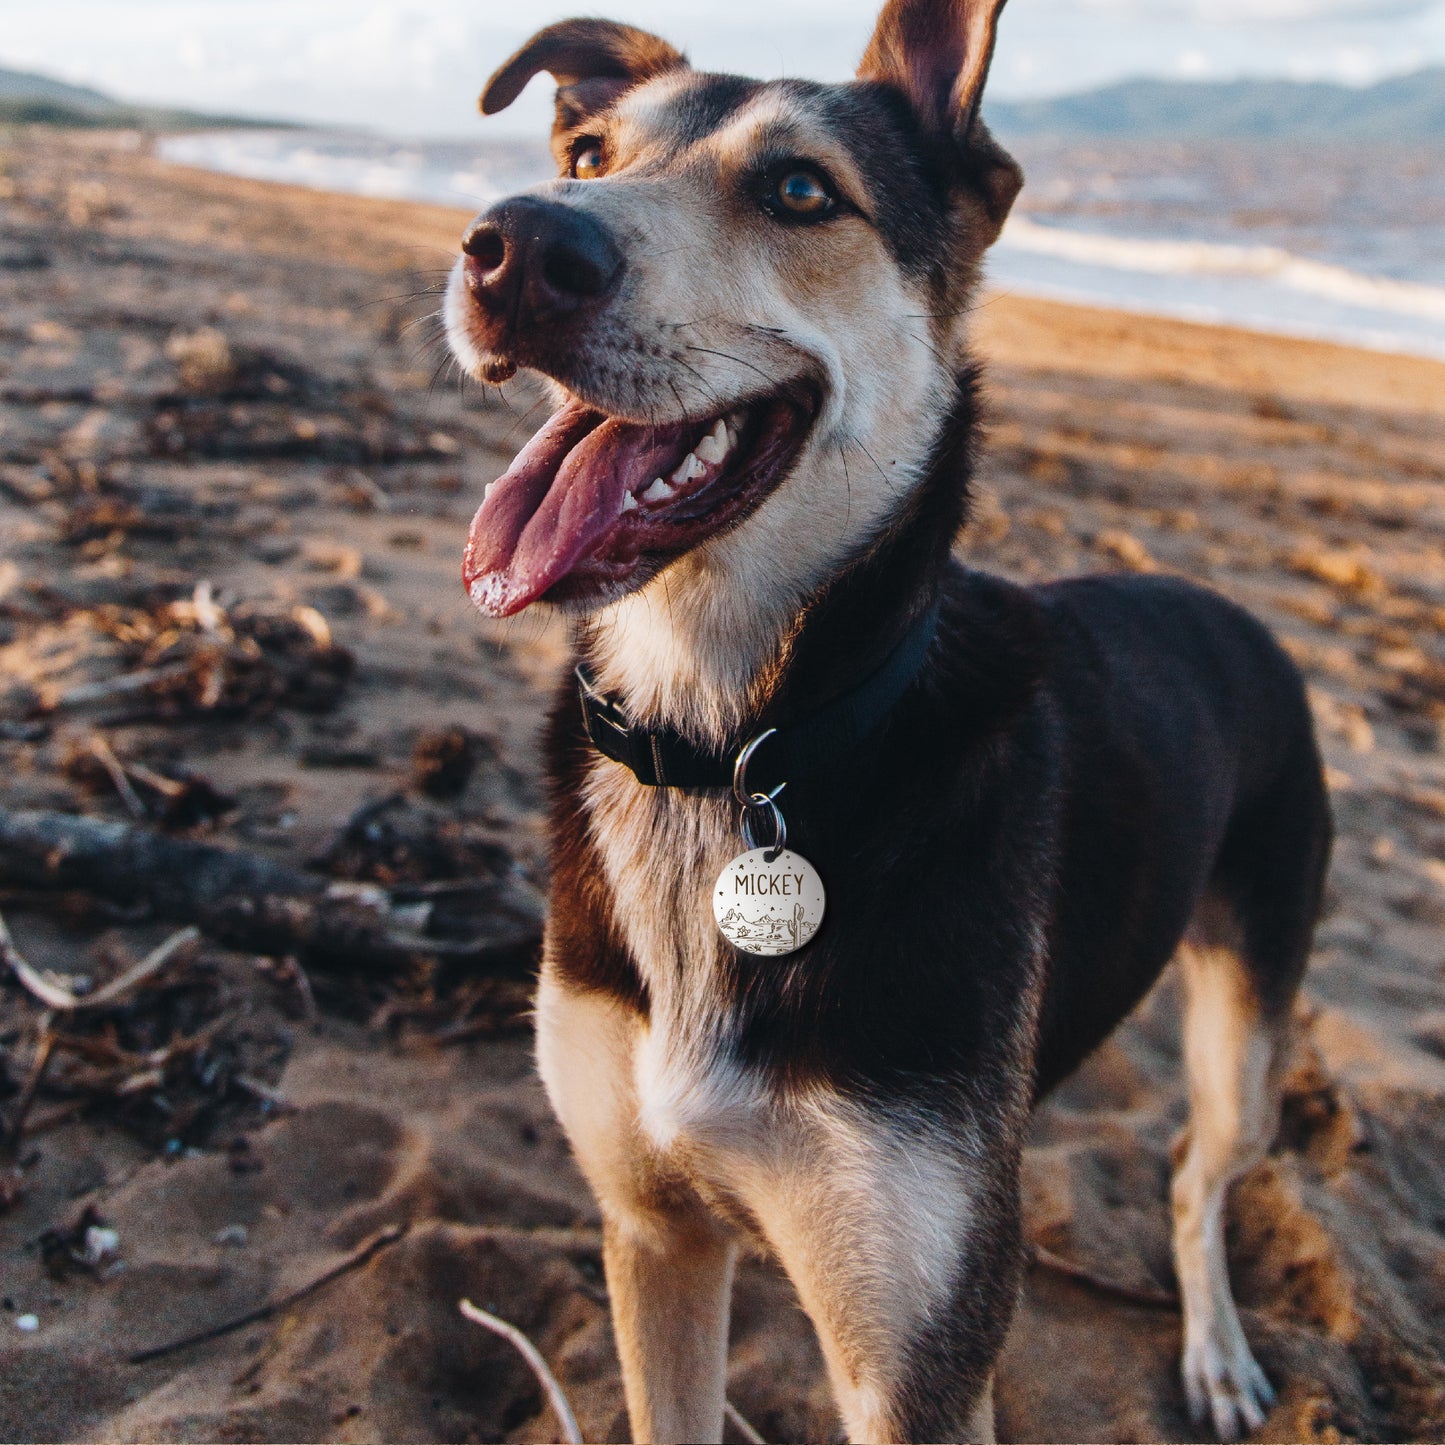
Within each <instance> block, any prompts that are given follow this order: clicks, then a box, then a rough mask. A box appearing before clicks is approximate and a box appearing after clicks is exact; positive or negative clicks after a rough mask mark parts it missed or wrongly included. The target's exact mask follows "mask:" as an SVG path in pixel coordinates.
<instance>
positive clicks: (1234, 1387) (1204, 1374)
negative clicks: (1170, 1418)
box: [1181, 1326, 1275, 1440]
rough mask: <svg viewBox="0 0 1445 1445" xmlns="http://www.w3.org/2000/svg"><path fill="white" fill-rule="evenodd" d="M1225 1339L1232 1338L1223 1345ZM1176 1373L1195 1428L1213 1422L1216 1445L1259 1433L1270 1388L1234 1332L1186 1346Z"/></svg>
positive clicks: (1206, 1334) (1210, 1334) (1271, 1397)
mask: <svg viewBox="0 0 1445 1445" xmlns="http://www.w3.org/2000/svg"><path fill="white" fill-rule="evenodd" d="M1228 1333H1234V1334H1235V1335H1236V1338H1235V1339H1233V1340H1230V1339H1228V1338H1227V1334H1228ZM1181 1372H1182V1373H1183V1375H1184V1394H1185V1397H1186V1398H1187V1399H1188V1401H1189V1413H1190V1415H1191V1416H1192V1417H1193V1419H1194V1423H1195V1424H1196V1425H1203V1424H1205V1423H1206V1422H1209V1421H1213V1423H1214V1431H1215V1434H1216V1435H1218V1436H1219V1438H1220V1439H1221V1440H1239V1439H1241V1438H1242V1437H1243V1436H1245V1435H1248V1434H1249V1433H1250V1432H1251V1431H1254V1430H1258V1429H1259V1427H1260V1426H1261V1425H1263V1424H1264V1420H1265V1416H1266V1415H1268V1414H1269V1412H1270V1410H1271V1409H1272V1408H1273V1406H1274V1401H1275V1393H1274V1387H1273V1386H1272V1385H1271V1384H1270V1383H1269V1380H1268V1379H1267V1378H1266V1377H1265V1373H1264V1371H1263V1370H1262V1369H1260V1367H1259V1364H1258V1362H1257V1361H1256V1360H1255V1358H1254V1356H1253V1355H1252V1354H1251V1353H1250V1349H1249V1345H1248V1343H1247V1342H1246V1341H1245V1338H1244V1332H1243V1331H1242V1330H1239V1329H1238V1327H1237V1326H1236V1328H1235V1330H1234V1331H1233V1332H1226V1331H1216V1330H1208V1331H1203V1332H1201V1333H1200V1334H1199V1335H1198V1336H1196V1337H1195V1338H1192V1339H1189V1340H1187V1341H1186V1342H1185V1346H1184V1359H1183V1361H1182V1363H1181Z"/></svg>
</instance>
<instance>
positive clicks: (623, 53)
mask: <svg viewBox="0 0 1445 1445" xmlns="http://www.w3.org/2000/svg"><path fill="white" fill-rule="evenodd" d="M686 68H687V57H686V56H685V55H683V53H682V52H681V51H680V50H677V49H675V48H674V47H673V46H671V45H669V44H668V43H667V41H665V40H662V39H659V38H658V37H657V36H656V35H651V34H649V33H648V32H647V31H646V30H638V29H636V28H635V27H634V26H631V25H618V24H615V23H614V22H613V21H611V20H562V21H559V22H558V23H557V24H556V25H549V26H548V27H547V28H546V29H545V30H539V31H538V32H537V33H536V34H535V35H534V36H533V37H532V38H531V39H530V40H529V41H528V42H527V43H526V44H525V45H524V46H523V47H522V48H521V49H520V50H519V51H518V52H517V53H516V54H515V55H514V56H512V58H511V59H510V60H508V61H507V62H506V64H504V65H503V66H502V67H501V69H500V70H498V71H497V73H496V74H495V75H493V76H492V78H491V79H490V80H489V81H488V82H487V83H486V86H485V87H484V89H483V90H482V99H481V108H482V114H483V115H495V114H496V113H497V112H498V111H499V110H505V109H506V108H507V107H508V106H509V105H511V103H512V102H513V101H514V100H516V98H517V97H518V96H519V95H521V93H522V91H523V89H524V88H525V87H526V84H527V82H528V81H529V80H531V78H532V77H533V76H534V75H536V74H537V73H538V72H539V71H543V70H545V71H547V72H548V73H549V74H550V75H551V76H552V78H553V79H554V80H555V81H556V82H557V121H556V129H557V130H559V131H560V130H571V129H572V128H573V127H575V126H577V125H580V124H581V123H582V121H584V120H585V119H586V118H587V117H588V116H589V115H593V114H595V113H596V112H597V111H599V110H605V109H606V108H607V107H608V106H609V105H611V104H612V103H613V101H615V100H616V99H617V97H618V96H620V95H622V94H623V93H624V92H626V91H628V90H631V89H632V87H633V86H634V85H640V84H641V83H642V82H643V81H644V80H651V79H652V78H653V76H655V75H663V74H665V73H666V72H667V71H669V70H685V69H686Z"/></svg>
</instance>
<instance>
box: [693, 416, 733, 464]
mask: <svg viewBox="0 0 1445 1445" xmlns="http://www.w3.org/2000/svg"><path fill="white" fill-rule="evenodd" d="M728 445H729V442H728V427H727V423H726V422H725V421H724V420H723V419H722V418H721V417H719V418H718V419H717V421H716V422H715V423H714V424H713V429H712V430H711V431H710V432H709V433H708V434H707V435H706V436H705V437H704V438H703V439H702V441H700V442H699V443H698V447H697V459H698V461H700V462H706V463H707V464H708V465H709V466H716V465H717V463H718V462H720V461H722V459H723V458H724V457H725V456H727V454H728Z"/></svg>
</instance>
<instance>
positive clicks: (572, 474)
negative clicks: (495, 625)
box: [462, 401, 682, 617]
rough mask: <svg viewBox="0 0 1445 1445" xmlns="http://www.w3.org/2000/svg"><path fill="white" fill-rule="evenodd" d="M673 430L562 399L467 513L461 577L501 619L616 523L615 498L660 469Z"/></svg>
mask: <svg viewBox="0 0 1445 1445" xmlns="http://www.w3.org/2000/svg"><path fill="white" fill-rule="evenodd" d="M681 431H682V428H681V427H661V428H658V427H647V426H639V425H637V424H636V423H633V422H625V421H619V420H617V419H616V418H609V419H608V420H606V421H603V420H601V418H600V417H599V416H598V414H597V412H595V411H593V410H592V409H591V408H589V407H586V406H583V405H582V404H581V403H580V402H575V401H574V402H569V403H568V404H567V405H566V406H564V407H563V408H562V409H561V411H559V412H557V413H556V414H555V415H554V416H553V417H552V418H551V419H550V420H549V421H548V422H547V424H546V425H545V426H543V428H542V429H541V431H539V432H538V433H537V435H536V436H534V437H533V438H532V440H531V441H529V442H528V443H527V445H526V446H525V447H523V448H522V450H521V451H520V452H519V453H518V454H517V459H516V460H515V461H514V462H513V463H512V465H511V466H510V467H508V468H507V470H506V472H505V473H504V474H503V475H502V476H501V477H499V478H498V479H497V481H496V482H494V483H493V484H492V486H491V487H490V488H489V489H488V493H487V496H486V498H485V500H484V501H483V502H482V505H481V506H480V507H479V508H478V509H477V514H476V516H475V517H473V518H472V529H471V534H470V535H469V537H468V538H467V551H466V557H465V560H464V561H463V563H462V581H463V582H464V583H465V585H466V588H467V592H468V594H469V595H470V596H471V599H472V601H473V602H475V603H476V605H477V606H478V607H479V608H481V610H482V611H483V612H486V613H488V614H489V615H490V616H492V617H510V616H511V615H512V614H513V613H514V612H520V611H521V610H522V608H524V607H526V606H527V605H528V604H529V603H532V602H535V601H536V600H537V598H539V597H540V596H541V595H542V594H543V593H544V592H546V591H547V589H548V588H549V587H551V586H553V585H554V584H555V583H557V582H559V581H561V579H562V578H563V577H565V576H566V575H567V574H568V573H569V572H570V571H571V570H572V569H573V568H574V567H575V566H576V565H577V564H578V563H579V562H580V561H582V560H583V559H584V558H586V557H587V556H588V555H589V554H591V553H592V552H593V551H595V550H596V548H597V547H598V545H599V543H601V542H602V540H603V539H604V538H606V537H607V535H608V534H609V533H611V532H612V531H613V530H614V529H615V528H616V527H617V525H618V520H619V517H620V516H621V514H622V505H623V498H624V497H625V495H626V494H627V493H628V492H629V491H633V490H636V489H637V488H639V487H646V486H647V485H648V484H649V483H650V482H651V481H652V479H653V478H654V477H657V476H666V475H667V473H668V472H669V471H670V470H671V469H672V468H673V466H674V465H675V464H676V462H677V456H676V453H677V451H678V445H679V437H680V434H681Z"/></svg>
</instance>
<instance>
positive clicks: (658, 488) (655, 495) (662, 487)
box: [642, 477, 677, 502]
mask: <svg viewBox="0 0 1445 1445" xmlns="http://www.w3.org/2000/svg"><path fill="white" fill-rule="evenodd" d="M676 495H677V492H676V489H675V488H673V487H669V486H668V485H667V483H666V482H664V481H663V480H662V478H661V477H658V478H657V480H656V481H654V482H653V484H652V485H651V486H650V487H649V488H648V489H647V490H646V491H645V492H644V493H643V494H642V500H643V501H644V502H665V501H667V499H668V498H669V497H675V496H676Z"/></svg>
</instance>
